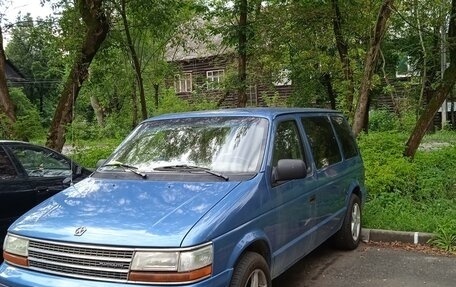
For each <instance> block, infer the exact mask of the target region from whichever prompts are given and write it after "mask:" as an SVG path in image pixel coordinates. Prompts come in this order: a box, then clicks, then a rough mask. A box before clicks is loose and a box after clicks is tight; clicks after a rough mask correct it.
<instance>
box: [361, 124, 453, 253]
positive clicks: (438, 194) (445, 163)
mask: <svg viewBox="0 0 456 287" xmlns="http://www.w3.org/2000/svg"><path fill="white" fill-rule="evenodd" d="M407 138H408V134H405V133H395V132H375V133H370V134H369V135H363V136H362V137H361V138H360V139H359V145H360V149H361V153H362V155H363V159H364V164H365V168H366V187H367V189H368V193H369V197H368V201H367V203H366V206H365V209H364V222H363V225H364V227H367V228H379V229H391V230H401V231H420V232H431V233H436V234H438V240H437V241H435V243H438V244H437V245H440V246H441V247H442V246H443V247H444V249H453V248H455V246H449V245H448V244H452V243H450V242H452V239H453V238H454V236H456V132H451V131H442V132H438V133H435V134H432V135H426V136H425V138H424V139H423V141H422V145H421V146H420V148H419V150H418V151H417V153H416V155H415V158H414V160H410V159H408V158H404V157H403V156H402V152H403V150H404V145H405V142H406V141H407Z"/></svg>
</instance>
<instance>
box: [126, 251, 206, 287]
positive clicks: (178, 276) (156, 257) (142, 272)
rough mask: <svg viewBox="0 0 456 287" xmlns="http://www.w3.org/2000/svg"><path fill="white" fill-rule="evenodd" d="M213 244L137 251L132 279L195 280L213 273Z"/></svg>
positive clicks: (155, 280)
mask: <svg viewBox="0 0 456 287" xmlns="http://www.w3.org/2000/svg"><path fill="white" fill-rule="evenodd" d="M212 259H213V248H212V244H208V245H204V246H199V247H195V248H192V249H182V250H179V249H178V250H172V251H171V250H170V251H136V253H135V255H134V257H133V261H132V264H131V272H130V276H129V280H130V281H142V282H175V283H178V282H179V283H183V282H194V281H198V280H201V279H204V278H206V277H209V276H210V275H211V274H212Z"/></svg>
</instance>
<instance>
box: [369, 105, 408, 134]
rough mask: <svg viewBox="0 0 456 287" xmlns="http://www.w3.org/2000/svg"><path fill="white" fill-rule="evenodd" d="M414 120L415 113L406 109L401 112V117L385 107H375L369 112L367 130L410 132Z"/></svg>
mask: <svg viewBox="0 0 456 287" xmlns="http://www.w3.org/2000/svg"><path fill="white" fill-rule="evenodd" d="M415 122H416V119H415V115H414V114H413V113H411V112H408V111H407V109H404V110H403V111H402V112H401V118H399V117H398V115H397V114H395V113H393V112H391V111H388V110H385V109H376V110H371V111H370V112H369V131H372V132H387V131H397V132H410V131H411V130H412V129H413V127H414V125H415Z"/></svg>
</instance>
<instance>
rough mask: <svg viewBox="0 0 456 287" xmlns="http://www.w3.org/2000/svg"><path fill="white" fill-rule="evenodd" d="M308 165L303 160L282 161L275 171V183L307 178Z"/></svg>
mask: <svg viewBox="0 0 456 287" xmlns="http://www.w3.org/2000/svg"><path fill="white" fill-rule="evenodd" d="M306 176H307V166H306V163H305V162H304V161H303V160H301V159H281V160H279V162H278V163H277V167H276V168H274V171H273V182H278V181H285V180H292V179H299V178H305V177H306Z"/></svg>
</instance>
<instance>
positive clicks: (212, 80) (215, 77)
mask: <svg viewBox="0 0 456 287" xmlns="http://www.w3.org/2000/svg"><path fill="white" fill-rule="evenodd" d="M224 75H225V71H224V70H213V71H207V72H206V80H207V89H208V90H218V89H220V83H221V82H222V81H223V76H224Z"/></svg>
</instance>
